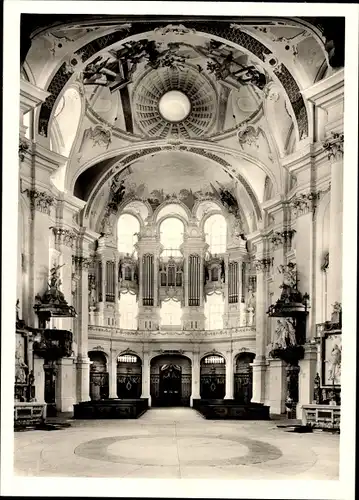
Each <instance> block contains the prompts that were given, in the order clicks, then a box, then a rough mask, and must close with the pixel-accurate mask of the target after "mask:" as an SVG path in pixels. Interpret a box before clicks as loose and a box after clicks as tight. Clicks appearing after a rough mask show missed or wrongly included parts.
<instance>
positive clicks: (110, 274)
mask: <svg viewBox="0 0 359 500" xmlns="http://www.w3.org/2000/svg"><path fill="white" fill-rule="evenodd" d="M115 279H116V274H115V263H114V262H113V261H112V260H108V261H107V262H106V301H107V302H114V301H115Z"/></svg>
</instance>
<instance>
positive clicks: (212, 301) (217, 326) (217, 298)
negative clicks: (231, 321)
mask: <svg viewBox="0 0 359 500" xmlns="http://www.w3.org/2000/svg"><path fill="white" fill-rule="evenodd" d="M204 314H205V316H206V323H205V329H206V330H221V329H222V328H223V314H224V299H223V296H222V294H221V293H220V294H217V293H213V294H212V295H208V296H207V300H206V303H205V307H204Z"/></svg>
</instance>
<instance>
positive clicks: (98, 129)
mask: <svg viewBox="0 0 359 500" xmlns="http://www.w3.org/2000/svg"><path fill="white" fill-rule="evenodd" d="M88 140H91V141H92V142H93V144H92V147H95V146H105V147H106V149H108V147H109V145H110V144H111V142H112V131H111V129H110V128H106V127H104V126H103V125H96V126H95V127H92V128H88V129H86V130H85V132H84V135H83V139H82V143H81V145H80V148H79V152H81V151H82V149H83V146H84V144H85V142H86V141H88Z"/></svg>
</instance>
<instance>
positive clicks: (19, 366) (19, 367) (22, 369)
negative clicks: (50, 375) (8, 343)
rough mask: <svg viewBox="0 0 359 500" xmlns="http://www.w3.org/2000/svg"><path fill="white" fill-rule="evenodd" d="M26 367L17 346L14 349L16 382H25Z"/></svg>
mask: <svg viewBox="0 0 359 500" xmlns="http://www.w3.org/2000/svg"><path fill="white" fill-rule="evenodd" d="M26 368H27V365H26V363H25V362H24V359H23V357H22V356H21V354H20V352H19V348H17V349H16V351H15V381H16V382H17V383H18V384H26Z"/></svg>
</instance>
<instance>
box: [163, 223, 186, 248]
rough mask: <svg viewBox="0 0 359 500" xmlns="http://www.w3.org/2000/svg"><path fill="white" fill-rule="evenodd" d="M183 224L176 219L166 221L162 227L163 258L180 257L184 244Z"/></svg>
mask: <svg viewBox="0 0 359 500" xmlns="http://www.w3.org/2000/svg"><path fill="white" fill-rule="evenodd" d="M183 233H184V225H183V222H182V221H180V220H179V219H176V218H174V217H169V218H168V219H165V220H164V221H163V222H162V224H161V226H160V239H161V243H162V245H163V248H164V250H163V252H162V257H180V256H181V255H182V254H181V252H180V249H179V248H180V246H181V245H182V243H183Z"/></svg>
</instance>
